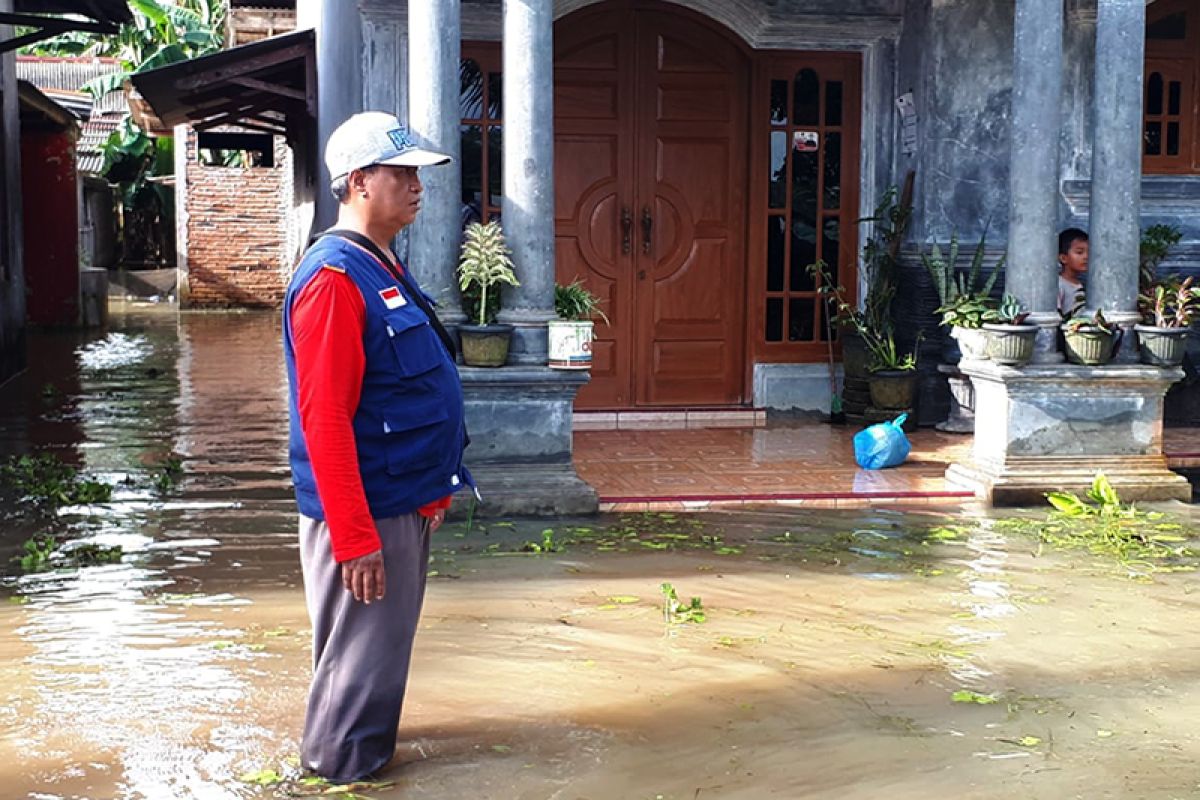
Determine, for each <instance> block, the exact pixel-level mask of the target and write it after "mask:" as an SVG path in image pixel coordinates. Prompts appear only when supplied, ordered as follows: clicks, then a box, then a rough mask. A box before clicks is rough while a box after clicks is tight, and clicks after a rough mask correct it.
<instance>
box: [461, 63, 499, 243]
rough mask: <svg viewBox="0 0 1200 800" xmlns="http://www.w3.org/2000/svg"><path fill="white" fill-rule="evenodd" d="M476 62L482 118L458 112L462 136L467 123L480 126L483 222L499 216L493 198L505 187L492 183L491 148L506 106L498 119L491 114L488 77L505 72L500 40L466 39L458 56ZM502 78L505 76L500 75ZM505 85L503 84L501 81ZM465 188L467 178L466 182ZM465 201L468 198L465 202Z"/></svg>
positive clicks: (481, 210)
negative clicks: (492, 134) (493, 136)
mask: <svg viewBox="0 0 1200 800" xmlns="http://www.w3.org/2000/svg"><path fill="white" fill-rule="evenodd" d="M468 60H470V61H474V62H475V64H476V65H478V67H479V71H480V73H481V75H482V81H483V95H482V97H481V98H480V110H481V112H482V116H479V117H464V116H462V115H461V113H460V115H459V136H460V137H461V136H462V131H463V128H464V127H466V126H467V125H478V126H479V127H480V129H481V136H480V164H479V191H480V200H481V203H480V208H479V215H480V221H481V222H487V221H488V220H491V219H495V218H497V217H499V216H500V206H499V205H493V204H492V203H491V198H492V197H497V198H499V197H502V196H503V192H502V191H501V189H502V186H496V187H492V186H491V163H490V156H489V151H490V150H491V147H490V138H491V129H492V128H499V129H500V130H501V131H503V127H504V115H503V106H501V115H500V117H498V118H493V117H491V116H490V113H489V112H490V108H491V103H490V102H489V100H490V97H489V95H490V93H491V81H490V80H489V79H488V78H489V76H490V75H492V74H496V75H503V70H502V59H501V45H500V42H488V41H475V40H463V42H462V47H461V50H460V55H459V62H460V64H461V62H463V61H468ZM501 80H503V78H501ZM501 85H503V84H501ZM460 91H461V90H460ZM459 169H460V172H462V173H465V172H466V169H467V158H466V153H465V151H463V153H462V160H461V162H460V166H459ZM503 179H504V178H503V175H501V176H500V181H501V182H503ZM463 185H464V187H465V185H466V183H465V180H464V182H463ZM463 202H464V204H465V203H466V200H464V201H463Z"/></svg>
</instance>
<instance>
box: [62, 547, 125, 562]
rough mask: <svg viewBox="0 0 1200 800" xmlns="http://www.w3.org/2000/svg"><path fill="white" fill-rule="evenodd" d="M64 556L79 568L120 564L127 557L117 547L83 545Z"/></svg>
mask: <svg viewBox="0 0 1200 800" xmlns="http://www.w3.org/2000/svg"><path fill="white" fill-rule="evenodd" d="M64 555H65V557H66V559H67V561H68V562H69V563H70V564H73V565H75V566H79V567H94V566H97V565H100V564H116V563H118V562H119V561H120V560H121V557H122V556H124V555H125V550H124V549H123V548H121V547H119V546H116V545H113V546H108V545H103V544H81V545H76V546H74V547H72V548H71V549H70V550H68V551H67V552H66V553H65V554H64Z"/></svg>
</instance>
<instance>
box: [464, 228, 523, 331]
mask: <svg viewBox="0 0 1200 800" xmlns="http://www.w3.org/2000/svg"><path fill="white" fill-rule="evenodd" d="M510 255H512V251H511V250H509V249H508V245H506V244H505V243H504V231H502V230H501V229H500V223H499V222H497V221H495V220H492V221H491V222H487V223H480V222H472V223H471V224H470V225H468V226H467V229H466V235H465V240H464V241H463V245H462V256H461V258H460V259H459V262H458V282H459V288H460V289H461V290H462V291H463V292H466V291H467V290H468V289H470V288H471V286H472V285H474V286H477V287H478V291H479V302H478V304H477V306H476V312H475V314H473V315H472V316H473V317H476V318H477V322H476V324H478V325H487V324H488V323H489V322H491V321H492V320H490V319H488V317H489V316H494V314H493V315H489V314H488V290H489V289H490V288H491V287H493V286H496V287H498V286H499V284H502V283H507V284H508V285H509V286H520V285H521V284H520V282H519V281H518V280H517V276H516V275H514V274H513V263H512V259H511V258H510V257H509V256H510Z"/></svg>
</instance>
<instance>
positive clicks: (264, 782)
mask: <svg viewBox="0 0 1200 800" xmlns="http://www.w3.org/2000/svg"><path fill="white" fill-rule="evenodd" d="M238 781H239V782H241V783H244V784H247V785H250V786H261V787H263V788H269V789H274V790H275V792H276V795H275V796H277V797H326V798H331V800H372V799H371V796H370V795H367V794H363V792H382V791H387V790H388V789H392V788H394V787H395V783H394V782H392V781H356V782H354V783H342V784H335V783H330V782H329V781H328V780H326V779H325V778H322V777H320V776H317V775H306V774H305V773H304V772H303V771H302V770H301V769H300V762H299V759H297V758H295V757H289V758H286V759H284V764H283V769H282V770H277V769H271V768H267V769H259V770H253V771H250V772H244V773H242V774H241V775H239V776H238Z"/></svg>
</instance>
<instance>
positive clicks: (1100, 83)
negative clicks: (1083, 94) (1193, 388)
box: [1087, 0, 1146, 360]
mask: <svg viewBox="0 0 1200 800" xmlns="http://www.w3.org/2000/svg"><path fill="white" fill-rule="evenodd" d="M1145 30H1146V4H1145V0H1100V2H1099V4H1098V6H1097V9H1096V92H1095V108H1096V118H1095V125H1094V127H1093V131H1094V134H1093V136H1094V139H1093V141H1094V144H1093V150H1092V198H1091V219H1090V221H1089V228H1090V231H1089V234H1090V239H1091V257H1090V258H1089V263H1088V283H1087V299H1088V306H1089V307H1091V308H1098V309H1100V310H1102V311H1103V312H1104V315H1105V316H1106V317H1108V318H1109V319H1110V320H1112V321H1113V322H1117V323H1119V324H1121V325H1122V326H1123V327H1129V326H1131V325H1133V323H1135V322H1137V321H1138V315H1137V286H1138V250H1139V242H1140V239H1141V230H1140V219H1139V212H1140V207H1141V201H1142V74H1143V70H1144V64H1145V44H1146V42H1145ZM1130 333H1131V332H1130V331H1127V332H1126V336H1127V337H1128V336H1129V335H1130ZM1121 354H1122V356H1125V357H1128V356H1132V358H1133V359H1134V360H1136V357H1137V355H1136V348H1135V347H1133V346H1132V343H1129V344H1127V345H1126V346H1124V347H1122V348H1121ZM1121 360H1127V359H1126V358H1122V359H1121Z"/></svg>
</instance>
